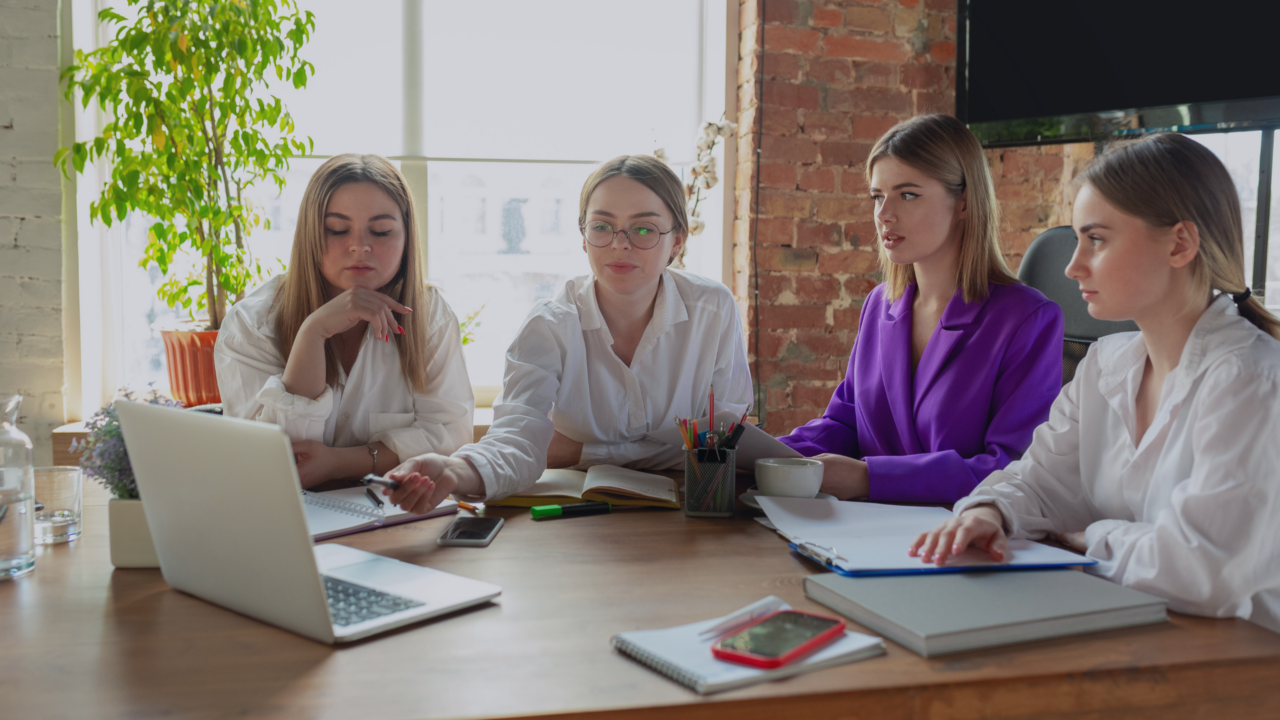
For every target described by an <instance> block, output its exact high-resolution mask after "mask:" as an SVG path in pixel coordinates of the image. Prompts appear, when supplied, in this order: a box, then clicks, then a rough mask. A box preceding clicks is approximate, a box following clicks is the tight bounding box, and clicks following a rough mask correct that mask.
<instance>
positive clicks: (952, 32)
mask: <svg viewBox="0 0 1280 720" xmlns="http://www.w3.org/2000/svg"><path fill="white" fill-rule="evenodd" d="M943 29H944V31H945V32H946V34H947V37H951V38H953V37H955V36H956V16H955V15H950V16H948V17H947V20H946V23H945V24H944V25H943Z"/></svg>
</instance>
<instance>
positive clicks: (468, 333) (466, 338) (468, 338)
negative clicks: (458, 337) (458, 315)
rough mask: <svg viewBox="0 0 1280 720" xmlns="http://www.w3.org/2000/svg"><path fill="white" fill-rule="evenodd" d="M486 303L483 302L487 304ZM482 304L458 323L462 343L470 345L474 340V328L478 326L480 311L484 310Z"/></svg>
mask: <svg viewBox="0 0 1280 720" xmlns="http://www.w3.org/2000/svg"><path fill="white" fill-rule="evenodd" d="M487 304H488V303H485V305H487ZM484 308H485V306H484V305H481V306H480V309H479V310H476V311H475V312H473V313H471V314H470V315H468V316H467V317H466V318H465V319H464V320H463V321H462V322H460V323H458V329H459V330H461V331H462V344H463V345H470V344H471V343H473V342H475V341H476V328H478V327H480V321H479V320H478V319H477V318H479V317H480V313H482V312H484Z"/></svg>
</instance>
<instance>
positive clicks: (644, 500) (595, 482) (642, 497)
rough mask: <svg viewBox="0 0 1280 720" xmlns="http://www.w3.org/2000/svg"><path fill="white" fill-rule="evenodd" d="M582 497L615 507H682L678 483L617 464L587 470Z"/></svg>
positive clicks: (597, 466)
mask: <svg viewBox="0 0 1280 720" xmlns="http://www.w3.org/2000/svg"><path fill="white" fill-rule="evenodd" d="M582 497H583V498H585V499H589V500H602V501H604V502H608V503H613V504H615V505H654V506H659V507H672V508H678V507H680V496H679V494H678V493H677V492H676V482H675V480H672V479H671V478H669V477H665V476H663V475H654V474H653V473H647V472H640V471H639V470H628V469H627V468H620V467H617V466H615V465H596V466H595V467H593V468H591V469H590V470H588V471H587V481H586V484H585V485H583V488H582Z"/></svg>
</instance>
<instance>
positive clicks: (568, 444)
mask: <svg viewBox="0 0 1280 720" xmlns="http://www.w3.org/2000/svg"><path fill="white" fill-rule="evenodd" d="M580 462H582V443H580V442H578V441H577V440H574V439H572V438H570V437H569V436H567V435H561V434H560V431H559V430H557V431H556V434H555V435H553V436H551V445H550V446H549V447H548V448H547V467H549V468H567V467H573V466H574V465H577V464H578V463H580Z"/></svg>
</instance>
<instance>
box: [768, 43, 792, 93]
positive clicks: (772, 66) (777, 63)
mask: <svg viewBox="0 0 1280 720" xmlns="http://www.w3.org/2000/svg"><path fill="white" fill-rule="evenodd" d="M764 76H765V77H767V78H785V79H787V80H799V79H800V56H799V55H790V54H788V53H776V52H770V53H765V54H764ZM767 89H768V88H767V87H766V91H767Z"/></svg>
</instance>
